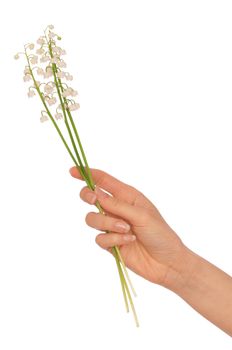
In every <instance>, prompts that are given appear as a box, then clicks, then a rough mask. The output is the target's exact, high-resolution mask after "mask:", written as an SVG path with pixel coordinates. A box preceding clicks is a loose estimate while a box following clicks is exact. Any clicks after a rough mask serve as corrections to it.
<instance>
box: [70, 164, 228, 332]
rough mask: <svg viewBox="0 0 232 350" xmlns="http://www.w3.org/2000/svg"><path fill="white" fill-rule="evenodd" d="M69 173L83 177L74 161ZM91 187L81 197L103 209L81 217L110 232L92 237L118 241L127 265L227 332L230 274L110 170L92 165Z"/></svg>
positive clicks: (107, 245) (102, 242) (108, 243)
mask: <svg viewBox="0 0 232 350" xmlns="http://www.w3.org/2000/svg"><path fill="white" fill-rule="evenodd" d="M70 173H71V175H72V176H73V177H74V178H76V179H79V180H82V177H81V175H80V173H79V171H78V169H77V168H76V167H73V168H71V169H70ZM91 173H92V176H93V179H94V182H95V184H96V189H95V191H91V190H90V189H89V188H88V187H84V188H83V189H82V190H81V192H80V197H81V199H82V200H83V201H85V202H87V203H89V204H91V205H94V204H95V203H96V201H97V200H98V201H99V203H100V205H101V206H102V208H103V209H104V212H105V215H104V214H100V213H96V212H90V213H88V214H87V216H86V223H87V225H89V226H90V227H92V228H94V229H96V230H100V231H105V230H108V231H110V232H109V233H100V234H98V235H97V236H96V243H97V244H98V245H99V246H100V247H101V248H103V249H106V250H108V251H109V252H111V248H112V247H113V246H115V245H117V246H119V248H120V251H121V255H122V257H123V259H124V262H125V264H126V266H127V267H128V268H129V269H131V270H132V271H134V272H135V273H137V274H138V275H140V276H142V277H143V278H145V279H147V280H148V281H150V282H152V283H156V284H159V285H161V286H163V287H165V288H168V289H169V290H171V291H173V292H174V293H176V294H177V295H179V296H180V297H181V298H182V299H184V300H185V301H186V302H187V303H188V304H189V305H190V306H192V307H193V308H194V309H195V310H196V311H197V312H199V313H200V314H201V315H202V316H204V317H205V318H207V319H208V320H209V321H210V322H212V323H214V324H215V325H216V326H217V327H219V328H220V329H221V330H223V331H224V332H226V333H227V334H229V335H230V336H232V278H231V277H230V276H229V275H227V274H226V273H225V272H223V271H222V270H220V269H219V268H217V267H216V266H214V265H212V264H211V263H210V262H208V261H206V260H205V259H203V258H202V257H200V256H199V255H197V254H195V253H194V252H192V251H191V250H190V249H189V248H188V247H186V246H185V245H184V243H183V242H182V241H181V239H180V237H179V236H178V235H177V234H176V232H174V231H173V229H172V228H171V227H170V226H169V225H168V224H167V222H166V221H165V220H164V218H163V217H162V216H161V214H160V213H159V211H158V210H157V208H156V207H155V206H154V204H153V203H152V202H151V201H150V200H149V199H147V198H146V197H145V196H144V195H143V194H142V193H141V192H139V191H138V190H137V189H135V188H134V187H132V186H129V185H127V184H125V183H123V182H121V181H119V180H117V179H116V178H114V177H113V176H111V175H109V174H107V173H105V172H103V171H101V170H97V169H91Z"/></svg>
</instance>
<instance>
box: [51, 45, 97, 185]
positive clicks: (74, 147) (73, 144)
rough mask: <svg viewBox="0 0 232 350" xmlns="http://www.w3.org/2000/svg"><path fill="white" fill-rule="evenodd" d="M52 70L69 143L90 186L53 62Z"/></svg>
mask: <svg viewBox="0 0 232 350" xmlns="http://www.w3.org/2000/svg"><path fill="white" fill-rule="evenodd" d="M48 47H49V53H50V56H51V58H53V53H52V48H51V43H50V42H48ZM52 72H53V77H54V83H55V85H56V90H57V93H58V96H59V100H60V104H61V108H62V112H63V115H64V120H65V125H66V128H67V130H68V134H69V137H70V140H71V143H72V146H73V149H74V152H75V154H76V157H77V159H78V161H79V166H80V170H81V175H82V177H83V178H84V179H85V181H86V183H87V184H88V186H89V187H90V188H91V184H90V182H89V179H88V177H87V176H86V173H85V169H84V166H83V164H82V161H81V158H80V156H79V153H78V150H77V148H76V144H75V142H74V138H73V135H72V131H71V129H70V127H69V124H68V120H67V116H66V108H65V105H64V101H63V98H62V96H61V91H60V88H59V84H58V81H57V77H56V73H57V68H56V64H54V63H52Z"/></svg>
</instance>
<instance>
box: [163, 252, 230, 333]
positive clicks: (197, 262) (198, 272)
mask: <svg viewBox="0 0 232 350" xmlns="http://www.w3.org/2000/svg"><path fill="white" fill-rule="evenodd" d="M165 287H166V288H168V289H170V290H172V291H173V292H175V293H176V294H177V295H179V296H180V297H181V298H182V299H184V300H185V301H186V302H187V303H188V304H189V305H191V306H192V307H193V308H194V309H195V310H196V311H198V312H199V313H200V314H201V315H202V316H204V317H205V318H207V319H208V320H209V321H211V322H212V323H214V324H215V325H216V326H218V327H219V328H221V329H222V330H223V331H224V332H226V333H228V334H229V335H230V336H232V278H231V277H230V276H229V275H227V274H226V273H225V272H223V271H222V270H220V269H219V268H217V267H216V266H214V265H212V264H211V263H209V262H208V261H206V260H205V259H203V258H201V257H200V256H198V255H197V254H195V253H193V252H192V251H190V250H189V249H187V248H185V249H184V253H183V254H182V256H181V259H179V261H178V262H177V263H176V264H175V265H174V266H173V267H172V268H171V269H170V271H169V273H168V275H167V278H166V281H165Z"/></svg>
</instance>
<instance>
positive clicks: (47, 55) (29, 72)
mask: <svg viewBox="0 0 232 350" xmlns="http://www.w3.org/2000/svg"><path fill="white" fill-rule="evenodd" d="M53 30H54V26H53V25H49V26H47V28H46V29H45V30H44V33H43V35H42V36H40V37H39V39H38V40H37V42H36V45H34V44H33V43H29V44H26V45H24V51H23V52H18V53H17V54H16V55H15V56H14V58H15V59H19V57H20V56H21V55H22V56H23V57H24V59H25V60H26V66H25V69H24V76H23V80H24V81H25V82H29V83H30V86H29V88H28V93H27V95H28V97H33V96H35V95H36V94H37V95H38V96H39V98H40V100H41V102H42V106H43V109H42V111H41V116H40V121H41V122H45V121H47V120H50V122H51V123H52V124H53V125H54V127H55V129H56V131H57V133H58V135H59V137H60V139H61V141H62V142H63V144H64V146H65V148H66V150H67V151H68V153H69V156H70V157H71V159H72V161H73V163H74V164H75V166H76V167H77V168H78V170H79V172H80V174H81V176H82V178H83V179H84V180H85V182H86V184H87V186H88V187H89V188H90V189H91V190H94V189H95V183H94V181H93V177H92V175H91V171H90V168H89V165H88V162H87V158H86V155H85V152H84V149H83V146H82V143H81V140H80V137H79V134H78V132H77V128H76V125H75V122H74V119H73V116H72V113H73V112H74V111H76V110H77V109H79V108H80V105H79V103H78V102H77V101H76V100H75V99H74V98H76V97H77V96H78V93H77V91H76V90H74V89H73V88H72V87H70V86H69V85H68V83H69V82H70V81H72V80H73V77H72V75H71V74H70V73H68V72H66V71H64V69H65V68H66V63H65V61H64V60H63V56H64V55H65V54H66V52H65V50H63V49H62V48H61V47H60V46H58V44H57V42H58V41H60V40H61V37H60V36H59V35H57V34H56V33H55V32H54V31H53ZM40 80H42V81H40ZM60 120H63V121H64V123H63V124H64V126H63V127H64V128H66V130H67V132H66V134H67V135H68V136H67V137H65V136H64V133H63V132H62V128H61V127H60V126H59V122H60ZM67 139H68V140H67ZM95 205H96V207H97V208H98V210H99V212H100V213H102V214H105V213H104V211H103V209H102V207H101V206H100V204H99V202H96V204H95ZM106 232H107V231H106ZM112 253H113V255H114V258H115V261H116V265H117V269H118V273H119V277H120V282H121V287H122V292H123V296H124V301H125V305H126V310H127V312H129V306H130V307H131V310H132V312H133V315H134V319H135V322H136V325H137V326H138V325H139V323H138V318H137V315H136V311H135V308H134V304H133V300H132V297H131V292H130V290H131V291H132V292H133V294H134V295H136V294H135V291H134V289H133V286H132V283H131V281H130V278H129V276H128V272H127V269H126V266H125V263H124V261H123V258H122V256H121V254H120V250H119V248H118V247H117V246H115V247H113V249H112Z"/></svg>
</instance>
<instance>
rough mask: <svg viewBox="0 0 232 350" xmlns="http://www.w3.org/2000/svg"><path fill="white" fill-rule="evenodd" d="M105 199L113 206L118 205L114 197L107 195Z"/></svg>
mask: <svg viewBox="0 0 232 350" xmlns="http://www.w3.org/2000/svg"><path fill="white" fill-rule="evenodd" d="M106 200H108V202H109V203H110V204H111V205H112V206H113V207H115V208H117V207H118V206H119V200H118V199H117V198H116V197H108V198H106Z"/></svg>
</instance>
